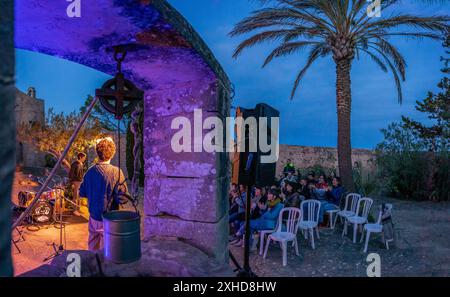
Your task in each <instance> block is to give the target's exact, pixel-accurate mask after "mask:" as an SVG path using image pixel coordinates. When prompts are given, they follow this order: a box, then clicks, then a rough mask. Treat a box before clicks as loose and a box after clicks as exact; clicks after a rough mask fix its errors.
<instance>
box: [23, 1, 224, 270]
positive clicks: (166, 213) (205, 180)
mask: <svg viewBox="0 0 450 297" xmlns="http://www.w3.org/2000/svg"><path fill="white" fill-rule="evenodd" d="M68 4H69V3H68V2H66V1H62V0H46V1H42V0H16V1H15V12H16V14H15V17H16V19H15V26H16V35H15V46H16V48H21V49H26V50H30V51H34V52H40V53H44V54H48V55H51V56H56V57H60V58H63V59H66V60H70V61H73V62H76V63H79V64H83V65H86V66H89V67H91V68H94V69H97V70H99V71H102V72H105V73H107V74H111V75H113V74H114V72H115V70H116V69H115V67H116V66H115V64H116V63H115V62H114V60H113V55H112V53H111V52H109V49H110V48H111V47H112V46H115V45H124V44H126V45H131V47H132V48H133V49H134V50H132V51H131V52H129V53H128V55H127V59H126V62H125V64H124V65H123V70H124V73H125V75H126V77H127V78H128V79H130V80H132V81H133V82H135V83H136V85H137V86H138V87H139V88H141V89H143V90H145V102H144V108H145V112H144V113H145V120H144V160H145V177H146V182H145V218H144V220H145V235H146V236H147V237H151V236H157V237H176V238H179V239H182V240H183V241H185V242H188V243H189V244H191V245H193V246H195V247H197V248H199V249H201V250H202V251H204V252H206V253H207V254H209V255H211V256H213V257H215V258H216V259H217V260H219V261H220V262H222V263H225V262H226V261H227V257H228V250H227V236H228V232H227V230H228V229H227V228H228V219H227V203H228V202H227V195H226V194H227V193H226V192H227V186H228V183H229V178H228V158H227V155H226V153H215V154H211V153H205V152H204V153H183V154H176V153H174V152H173V151H172V150H171V148H170V138H171V136H170V135H169V133H171V132H170V131H171V127H170V126H171V121H172V119H173V118H175V117H178V116H186V117H188V118H191V119H192V118H193V111H194V109H197V108H200V109H202V110H203V114H204V116H205V117H206V116H213V115H215V116H219V117H222V118H224V117H227V116H229V110H230V95H229V94H230V82H229V80H228V78H227V76H226V74H225V73H224V71H223V70H222V68H221V66H220V65H219V63H218V62H217V61H216V59H215V58H214V56H213V54H212V53H211V51H210V50H209V49H208V47H207V46H206V45H205V43H204V42H203V41H202V40H201V38H200V37H199V36H198V34H197V33H196V32H195V31H194V30H193V28H192V27H191V26H190V25H189V24H188V22H187V21H186V20H185V19H184V18H183V17H182V16H181V15H180V14H179V13H178V12H177V11H176V10H175V9H174V8H172V7H171V6H170V5H169V4H168V3H167V2H166V1H165V0H152V1H150V0H97V1H95V2H93V1H89V3H87V2H86V3H84V2H82V6H81V17H79V18H77V17H74V18H70V17H68V16H67V13H66V9H67V6H68ZM224 135H225V134H224Z"/></svg>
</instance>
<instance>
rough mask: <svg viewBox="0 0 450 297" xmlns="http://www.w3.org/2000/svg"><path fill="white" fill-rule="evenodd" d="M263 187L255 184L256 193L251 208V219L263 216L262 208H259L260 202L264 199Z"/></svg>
mask: <svg viewBox="0 0 450 297" xmlns="http://www.w3.org/2000/svg"><path fill="white" fill-rule="evenodd" d="M262 189H263V188H262V187H260V186H255V194H254V195H253V197H252V204H251V210H250V218H251V219H257V218H259V217H260V216H261V209H260V208H259V206H258V204H259V202H260V201H261V200H262V199H263V195H262Z"/></svg>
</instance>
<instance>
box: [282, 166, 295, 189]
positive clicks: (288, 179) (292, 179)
mask: <svg viewBox="0 0 450 297" xmlns="http://www.w3.org/2000/svg"><path fill="white" fill-rule="evenodd" d="M294 173H295V170H290V171H288V173H287V175H286V177H285V178H283V180H282V181H281V183H280V186H281V188H282V189H283V188H285V187H286V184H287V183H288V182H294V183H296V182H297V176H295V174H294Z"/></svg>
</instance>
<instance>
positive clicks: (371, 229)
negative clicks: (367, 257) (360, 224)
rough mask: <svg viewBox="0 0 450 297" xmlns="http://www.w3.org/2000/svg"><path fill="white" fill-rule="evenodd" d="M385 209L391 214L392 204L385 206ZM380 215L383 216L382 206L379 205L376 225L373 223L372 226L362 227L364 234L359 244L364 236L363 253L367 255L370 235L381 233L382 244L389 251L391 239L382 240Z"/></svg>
mask: <svg viewBox="0 0 450 297" xmlns="http://www.w3.org/2000/svg"><path fill="white" fill-rule="evenodd" d="M386 208H387V210H388V211H390V212H391V211H392V204H386ZM382 215H383V206H382V205H381V206H380V212H379V213H378V219H377V221H376V223H374V224H365V225H364V231H365V233H364V232H363V235H362V236H361V241H360V243H362V242H363V240H364V235H365V237H366V242H365V244H364V253H367V247H368V245H369V239H370V234H371V233H381V236H382V240H383V242H384V244H385V245H386V249H387V250H389V242H390V241H392V239H391V240H386V239H385V238H384V235H383V225H382V224H381V218H382Z"/></svg>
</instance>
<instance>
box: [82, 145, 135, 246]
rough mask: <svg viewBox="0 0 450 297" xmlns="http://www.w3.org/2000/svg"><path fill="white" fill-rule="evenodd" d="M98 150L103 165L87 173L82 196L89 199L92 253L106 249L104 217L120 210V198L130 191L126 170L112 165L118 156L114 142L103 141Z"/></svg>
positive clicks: (98, 164)
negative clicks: (104, 245)
mask: <svg viewBox="0 0 450 297" xmlns="http://www.w3.org/2000/svg"><path fill="white" fill-rule="evenodd" d="M95 150H96V152H97V156H98V160H99V161H98V163H97V164H95V165H94V166H92V167H91V168H89V170H88V171H87V172H86V175H85V176H84V179H83V183H82V184H81V186H80V193H79V194H80V196H81V197H87V198H88V208H89V215H90V217H89V227H88V229H89V239H88V246H89V250H90V251H96V250H99V249H101V248H102V247H103V219H102V215H103V213H105V212H107V211H111V210H117V209H119V205H120V200H119V195H120V193H126V192H127V191H128V189H127V185H126V183H125V175H124V174H123V172H122V170H120V169H119V168H118V167H116V166H113V165H111V164H110V162H111V159H112V158H113V157H114V155H115V153H116V145H115V144H114V141H112V140H111V139H103V140H101V141H99V142H98V143H97V145H96V147H95Z"/></svg>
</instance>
